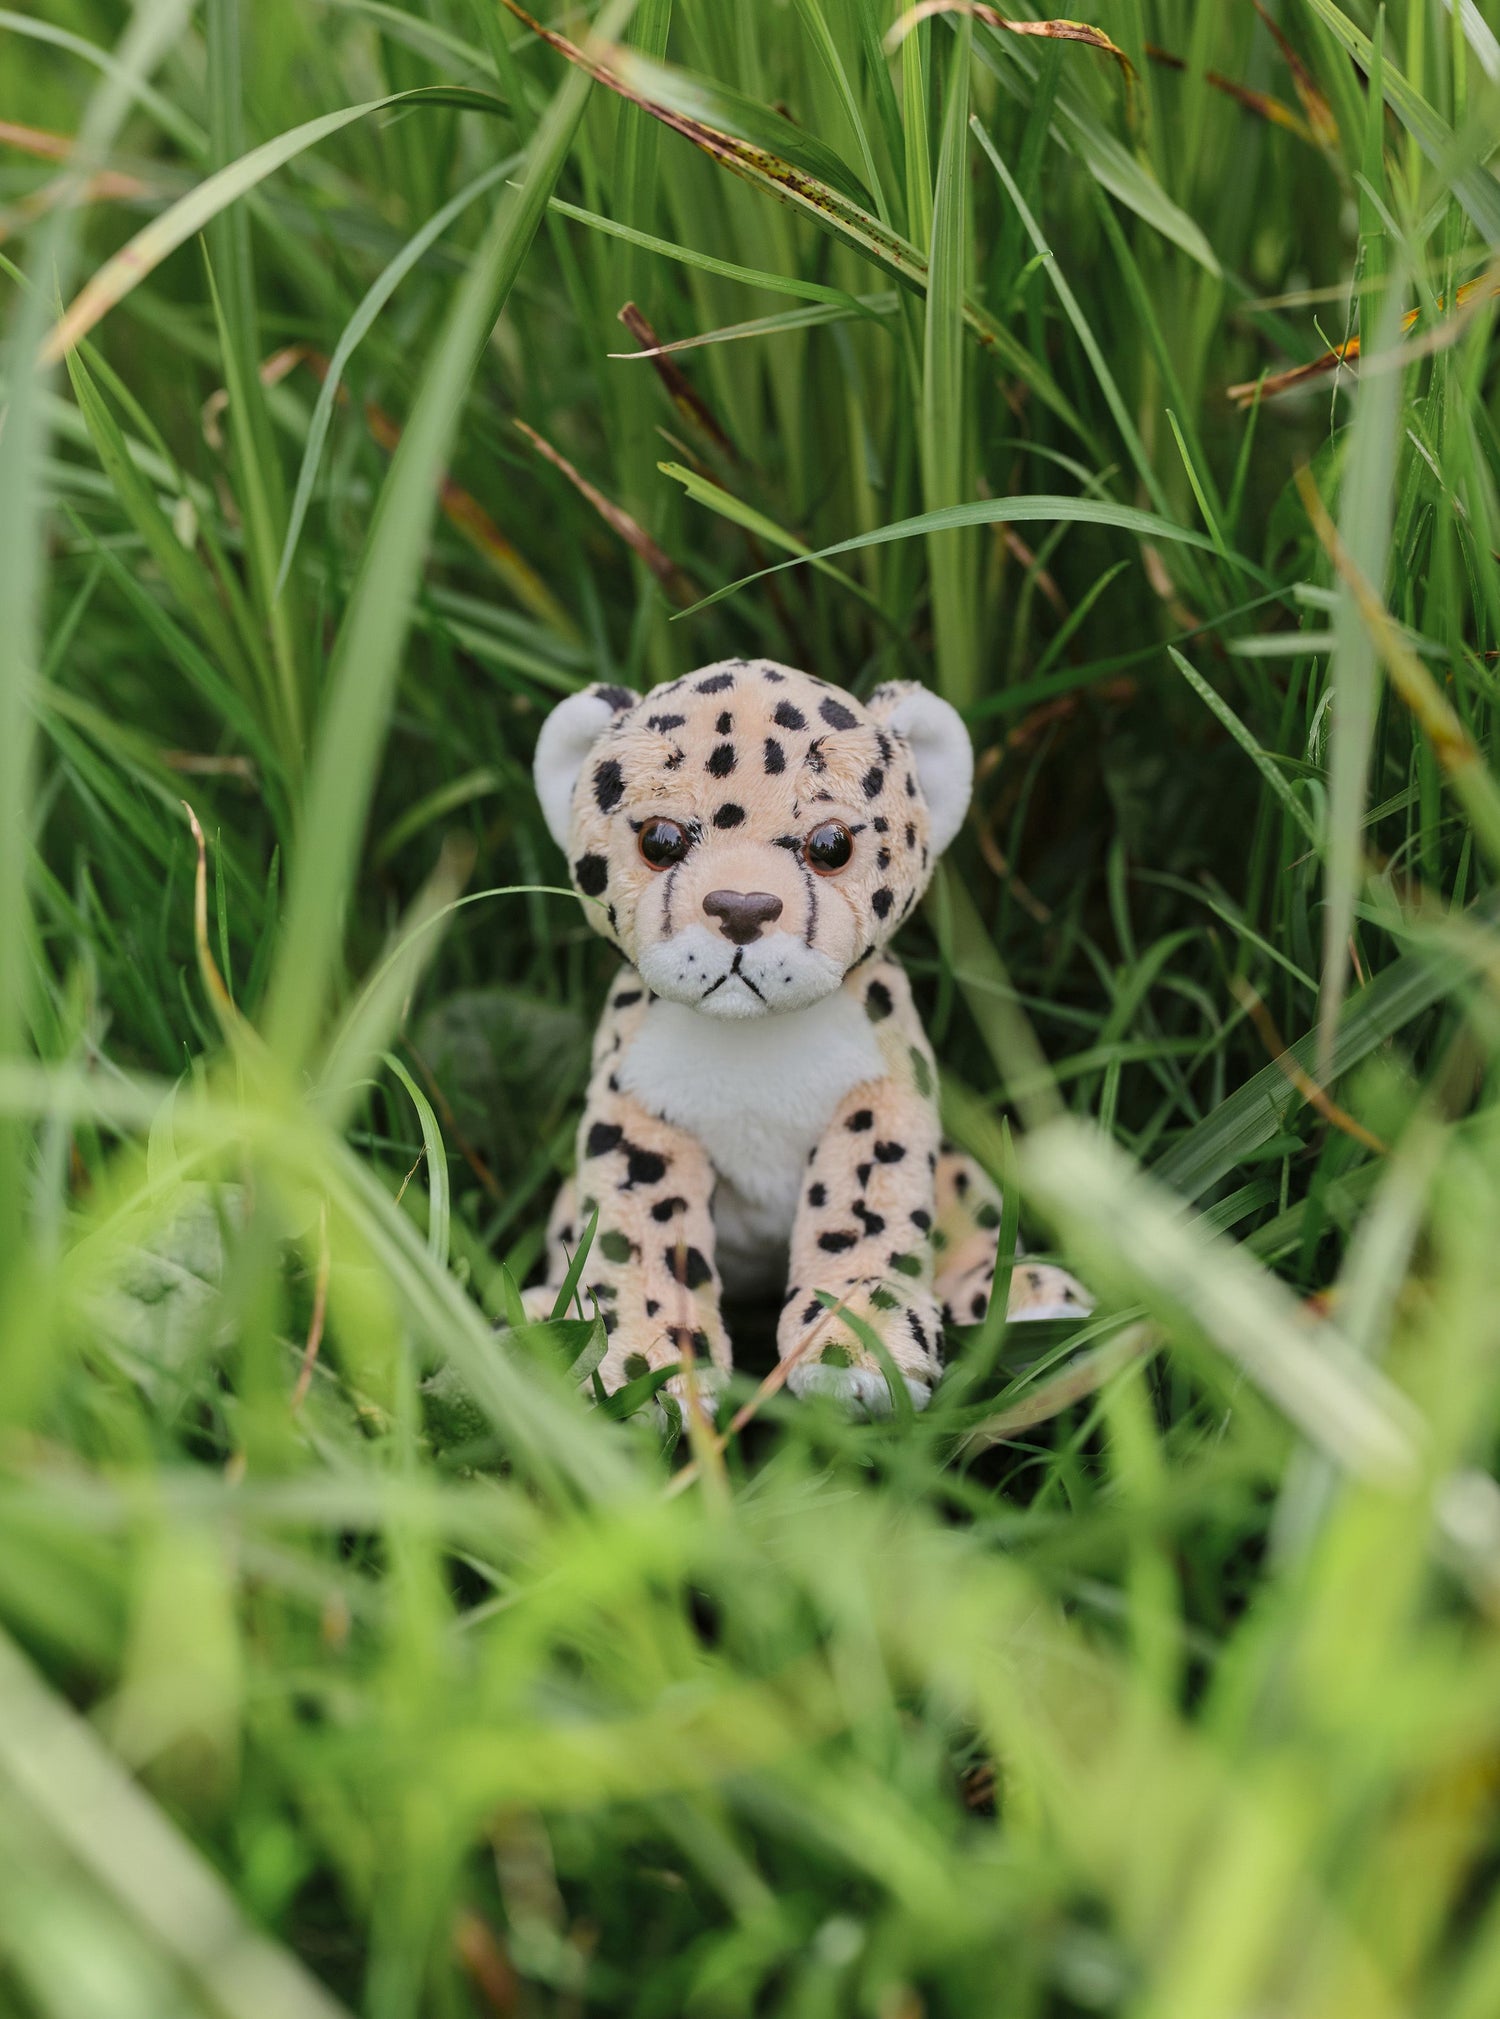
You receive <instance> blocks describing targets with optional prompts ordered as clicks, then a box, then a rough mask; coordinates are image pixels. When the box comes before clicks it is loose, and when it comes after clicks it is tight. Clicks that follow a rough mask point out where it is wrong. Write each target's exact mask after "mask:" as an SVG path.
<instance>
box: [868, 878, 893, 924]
mask: <svg viewBox="0 0 1500 2019" xmlns="http://www.w3.org/2000/svg"><path fill="white" fill-rule="evenodd" d="M894 902H895V899H894V898H893V897H892V896H891V893H890V892H889V891H888V890H887V889H886V887H885V885H884V884H881V886H880V888H879V890H877V891H876V892H875V894H874V895H873V897H871V899H870V909H871V910H872V911H873V912H874V914H875V916H876V917H877V918H885V917H886V916H888V914H889V912H890V909H891V906H892V904H893V903H894Z"/></svg>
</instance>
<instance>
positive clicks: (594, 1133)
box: [583, 1122, 625, 1157]
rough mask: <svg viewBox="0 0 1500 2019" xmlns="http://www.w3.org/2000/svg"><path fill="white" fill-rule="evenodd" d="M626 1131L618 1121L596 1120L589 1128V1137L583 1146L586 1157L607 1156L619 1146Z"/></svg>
mask: <svg viewBox="0 0 1500 2019" xmlns="http://www.w3.org/2000/svg"><path fill="white" fill-rule="evenodd" d="M624 1133H625V1131H624V1130H623V1129H622V1128H621V1127H620V1126H619V1124H618V1123H617V1122H595V1124H594V1126H593V1127H592V1128H591V1129H590V1130H589V1139H588V1141H587V1142H586V1143H585V1144H584V1146H583V1154H584V1155H585V1156H586V1157H607V1156H608V1155H609V1153H610V1151H611V1150H613V1149H617V1148H618V1147H619V1142H620V1138H621V1137H622V1136H623V1135H624Z"/></svg>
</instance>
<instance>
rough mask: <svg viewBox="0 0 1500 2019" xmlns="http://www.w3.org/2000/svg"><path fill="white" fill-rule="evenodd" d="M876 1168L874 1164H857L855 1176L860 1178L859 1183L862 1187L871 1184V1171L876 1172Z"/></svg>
mask: <svg viewBox="0 0 1500 2019" xmlns="http://www.w3.org/2000/svg"><path fill="white" fill-rule="evenodd" d="M874 1168H875V1166H874V1165H873V1164H856V1165H855V1167H854V1175H855V1177H856V1178H858V1180H859V1182H860V1183H861V1184H862V1185H868V1184H869V1182H870V1173H871V1171H873V1170H874Z"/></svg>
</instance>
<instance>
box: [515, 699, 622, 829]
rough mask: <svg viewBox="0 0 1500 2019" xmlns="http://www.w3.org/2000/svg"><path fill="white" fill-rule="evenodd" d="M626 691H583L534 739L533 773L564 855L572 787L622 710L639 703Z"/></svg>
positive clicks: (545, 816)
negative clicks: (589, 755)
mask: <svg viewBox="0 0 1500 2019" xmlns="http://www.w3.org/2000/svg"><path fill="white" fill-rule="evenodd" d="M640 698H641V697H640V695H639V694H632V693H631V691H630V689H629V688H628V687H602V686H595V687H585V688H583V689H582V690H581V692H579V693H577V694H570V695H569V696H568V698H567V700H566V701H559V702H558V704H557V706H556V707H555V708H554V709H553V711H552V713H551V714H550V715H549V716H548V717H547V719H546V721H545V722H544V723H543V724H542V733H541V735H540V736H538V738H537V739H536V756H535V758H534V759H533V760H532V766H531V775H532V777H533V778H534V779H535V780H536V796H537V798H538V799H539V800H540V801H541V807H542V818H543V819H544V820H545V821H546V823H547V832H548V833H549V834H550V835H551V836H552V839H553V840H554V841H555V842H556V843H557V845H558V847H559V848H560V849H561V850H562V852H563V854H564V855H566V854H567V852H568V829H569V828H570V827H571V826H572V824H573V787H574V786H575V785H576V784H577V783H578V774H579V772H580V771H582V769H583V767H584V763H585V761H586V759H587V757H588V754H589V752H590V751H591V750H592V749H593V747H594V745H595V744H596V743H597V742H598V741H599V738H600V737H601V736H602V735H603V734H604V732H605V730H606V729H608V727H609V725H610V723H611V722H613V721H614V719H615V717H616V716H617V715H619V714H620V713H621V711H622V710H623V709H626V708H634V706H635V704H636V702H637V701H639V700H640Z"/></svg>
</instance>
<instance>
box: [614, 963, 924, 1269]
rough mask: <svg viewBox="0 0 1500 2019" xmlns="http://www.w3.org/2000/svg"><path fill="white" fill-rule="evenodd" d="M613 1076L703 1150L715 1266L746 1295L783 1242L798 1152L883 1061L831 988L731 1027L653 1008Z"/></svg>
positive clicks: (679, 1009)
mask: <svg viewBox="0 0 1500 2019" xmlns="http://www.w3.org/2000/svg"><path fill="white" fill-rule="evenodd" d="M617 1070H618V1073H619V1079H620V1085H621V1086H622V1087H623V1088H624V1090H625V1091H626V1092H627V1093H629V1094H633V1095H634V1096H635V1098H636V1099H637V1100H638V1101H640V1102H641V1103H642V1105H643V1106H645V1107H647V1108H649V1109H650V1110H651V1112H652V1113H653V1114H657V1115H660V1116H661V1117H662V1118H663V1120H665V1121H668V1122H672V1123H673V1124H675V1126H676V1127H678V1128H681V1129H686V1130H687V1131H688V1132H689V1134H691V1135H693V1136H695V1137H696V1138H697V1139H698V1141H699V1142H700V1143H702V1145H703V1147H704V1149H705V1150H706V1151H707V1152H708V1156H709V1159H710V1161H711V1162H712V1164H713V1166H714V1169H715V1170H716V1171H717V1172H718V1174H719V1178H720V1187H719V1192H718V1195H717V1196H716V1199H715V1205H714V1219H715V1222H716V1225H717V1230H718V1236H719V1244H720V1251H721V1252H720V1262H721V1266H722V1267H723V1269H724V1273H725V1277H726V1280H727V1281H728V1282H729V1283H730V1286H731V1287H738V1284H737V1283H736V1280H735V1279H736V1278H738V1279H740V1281H741V1282H742V1283H743V1284H744V1285H745V1286H746V1287H748V1286H749V1283H750V1281H751V1279H753V1278H754V1277H756V1276H759V1275H760V1274H761V1273H762V1267H761V1265H762V1264H764V1263H768V1262H769V1261H770V1260H771V1259H772V1254H773V1251H774V1250H776V1249H777V1248H778V1247H784V1246H785V1243H786V1240H787V1237H788V1235H789V1234H790V1233H791V1228H792V1218H793V1215H794V1213H795V1212H796V1207H797V1198H798V1194H799V1192H800V1190H801V1184H802V1174H803V1171H804V1170H805V1168H806V1165H807V1157H808V1152H809V1151H810V1150H811V1149H812V1147H813V1145H814V1143H816V1142H817V1141H818V1139H819V1137H820V1136H821V1135H822V1134H823V1131H824V1130H825V1129H826V1128H827V1126H828V1123H829V1121H830V1120H831V1119H832V1116H833V1111H834V1109H835V1108H836V1107H837V1106H838V1104H839V1102H840V1101H841V1100H842V1099H843V1098H844V1096H845V1094H847V1093H848V1092H849V1091H850V1089H851V1088H853V1087H857V1086H859V1085H860V1084H861V1082H863V1081H865V1080H871V1079H876V1078H878V1077H879V1076H880V1074H881V1073H882V1072H883V1071H884V1061H883V1060H882V1058H881V1054H880V1047H879V1045H878V1044H877V1042H876V1039H875V1033H874V1030H873V1029H872V1027H871V1024H870V1021H869V1018H868V1017H867V1016H866V1015H865V1012H864V1008H863V1005H862V1004H861V1003H860V1002H859V1001H858V999H857V998H856V997H854V996H851V995H849V994H846V993H845V992H844V991H843V990H842V989H841V990H840V991H839V992H838V993H837V994H836V995H832V996H828V997H826V998H825V999H824V1000H823V1001H822V1002H818V1003H814V1004H812V1005H811V1007H810V1008H808V1009H804V1010H793V1011H789V1012H788V1013H787V1014H785V1015H783V1016H768V1017H757V1018H754V1019H747V1020H744V1021H739V1022H734V1023H720V1022H716V1021H715V1020H714V1019H713V1018H711V1017H706V1016H700V1015H699V1014H698V1013H697V1011H695V1010H692V1009H689V1008H688V1007H687V1006H686V1005H685V1004H682V1003H672V1002H655V1003H653V1004H652V1005H651V1008H650V1010H649V1012H648V1013H647V1015H646V1016H645V1017H644V1018H643V1020H642V1022H641V1026H640V1029H639V1030H638V1031H637V1033H636V1035H635V1037H634V1039H633V1040H632V1041H631V1044H630V1046H629V1049H628V1050H627V1051H626V1053H625V1056H624V1059H623V1061H622V1062H621V1064H620V1065H619V1067H618V1068H617Z"/></svg>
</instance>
